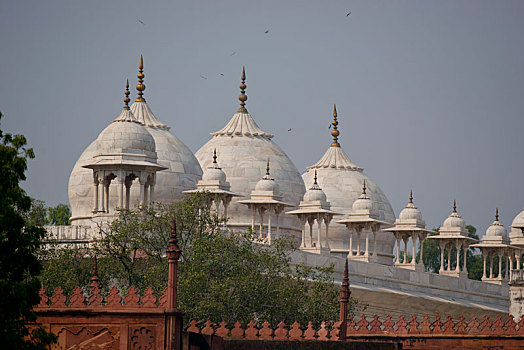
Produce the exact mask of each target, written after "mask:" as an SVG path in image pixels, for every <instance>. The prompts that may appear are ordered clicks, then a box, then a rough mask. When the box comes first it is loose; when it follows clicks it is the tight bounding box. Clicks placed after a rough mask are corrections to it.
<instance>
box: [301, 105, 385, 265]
mask: <svg viewBox="0 0 524 350" xmlns="http://www.w3.org/2000/svg"><path fill="white" fill-rule="evenodd" d="M335 114H336V110H335ZM337 125H338V122H337V120H336V116H335V119H334V121H333V126H334V127H333V129H334V130H333V131H332V135H333V137H334V141H333V143H332V144H331V147H329V148H328V150H327V151H326V153H325V154H324V155H323V156H322V158H321V159H320V160H319V161H318V162H317V163H316V164H314V165H312V166H310V167H308V170H307V172H306V173H304V174H302V178H303V179H304V183H305V184H306V186H308V187H309V186H311V184H312V183H313V177H314V171H315V170H316V171H317V174H318V175H317V177H318V179H317V181H318V185H319V186H320V188H322V190H323V191H324V193H325V194H326V196H327V200H328V201H329V202H330V203H331V210H333V211H334V212H338V213H342V214H343V215H335V216H334V218H333V220H332V221H331V225H330V226H329V239H330V242H329V245H330V247H331V251H332V252H333V253H337V252H339V253H340V254H341V255H342V254H347V252H348V250H349V233H348V231H347V228H346V227H345V225H342V224H338V223H336V221H338V220H342V219H345V218H346V214H347V213H349V211H350V210H352V209H353V204H354V202H355V201H357V199H358V198H359V197H360V195H361V192H362V185H363V183H364V180H365V181H366V194H367V197H369V199H370V202H371V203H372V210H373V211H374V212H375V213H376V214H377V215H378V216H379V218H378V219H379V220H381V221H386V222H389V223H393V222H394V221H395V213H394V212H393V208H392V207H391V204H390V203H389V201H388V199H387V198H386V196H385V195H384V193H383V192H382V190H381V189H380V187H378V185H377V184H375V182H373V180H371V179H370V178H369V177H368V176H367V175H366V174H364V173H363V169H362V168H360V167H358V166H357V165H355V164H354V163H353V162H351V160H350V159H349V157H348V156H347V155H346V153H345V152H344V150H343V149H342V148H341V147H340V145H339V143H338V135H339V132H338V130H337V128H336V127H337ZM362 204H363V207H365V208H366V209H367V208H368V207H369V204H367V203H362ZM357 206H360V204H357ZM394 245H395V240H394V237H393V235H392V234H390V233H386V232H382V231H380V232H379V233H378V234H377V251H378V256H379V259H380V262H381V263H384V264H391V263H392V259H393V247H394Z"/></svg>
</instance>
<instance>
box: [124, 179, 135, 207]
mask: <svg viewBox="0 0 524 350" xmlns="http://www.w3.org/2000/svg"><path fill="white" fill-rule="evenodd" d="M132 183H133V181H129V182H127V181H126V184H125V185H126V199H125V208H126V209H128V210H129V202H130V201H131V199H130V198H131V184H132Z"/></svg>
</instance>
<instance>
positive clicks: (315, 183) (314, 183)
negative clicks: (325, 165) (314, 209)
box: [313, 169, 318, 186]
mask: <svg viewBox="0 0 524 350" xmlns="http://www.w3.org/2000/svg"><path fill="white" fill-rule="evenodd" d="M313 185H317V186H318V183H317V169H315V177H313Z"/></svg>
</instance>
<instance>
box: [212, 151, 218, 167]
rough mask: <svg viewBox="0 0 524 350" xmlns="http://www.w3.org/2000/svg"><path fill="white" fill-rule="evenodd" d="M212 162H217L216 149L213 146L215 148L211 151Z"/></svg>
mask: <svg viewBox="0 0 524 350" xmlns="http://www.w3.org/2000/svg"><path fill="white" fill-rule="evenodd" d="M213 164H215V165H216V164H218V163H217V149H216V148H215V150H214V151H213Z"/></svg>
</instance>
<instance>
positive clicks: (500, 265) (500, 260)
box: [497, 251, 503, 280]
mask: <svg viewBox="0 0 524 350" xmlns="http://www.w3.org/2000/svg"><path fill="white" fill-rule="evenodd" d="M498 256H499V275H498V276H497V278H498V279H499V280H501V279H502V257H503V255H502V252H500V251H499V253H498Z"/></svg>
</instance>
